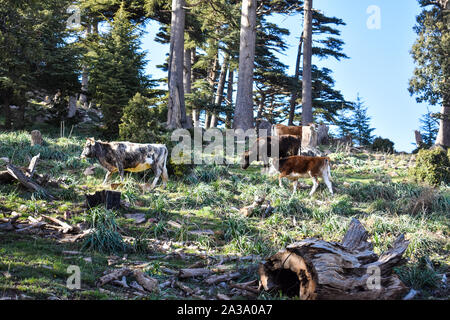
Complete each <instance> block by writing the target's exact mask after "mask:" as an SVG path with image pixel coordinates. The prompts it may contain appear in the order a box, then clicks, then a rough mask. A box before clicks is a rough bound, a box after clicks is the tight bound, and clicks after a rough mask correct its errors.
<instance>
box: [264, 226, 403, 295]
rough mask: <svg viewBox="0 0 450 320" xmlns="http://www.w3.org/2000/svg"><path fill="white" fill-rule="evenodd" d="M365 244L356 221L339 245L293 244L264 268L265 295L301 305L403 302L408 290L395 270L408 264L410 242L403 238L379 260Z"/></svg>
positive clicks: (321, 242) (364, 233)
mask: <svg viewBox="0 0 450 320" xmlns="http://www.w3.org/2000/svg"><path fill="white" fill-rule="evenodd" d="M367 239H368V232H367V231H366V230H365V229H364V227H363V226H362V225H361V223H360V222H359V221H358V220H356V219H353V220H352V221H351V223H350V227H349V229H348V231H347V233H346V234H345V236H344V239H343V240H342V242H340V243H336V242H326V241H324V240H319V239H315V238H311V239H306V240H303V241H300V242H296V243H294V244H291V245H289V246H288V247H287V248H286V249H285V250H281V251H279V252H278V253H276V254H275V255H273V256H271V257H269V258H268V259H267V260H266V262H265V263H262V264H260V266H259V269H258V273H259V277H260V283H261V285H262V286H263V287H264V289H265V290H267V291H272V290H275V291H278V290H281V291H282V292H284V293H285V294H287V295H288V296H298V297H299V298H300V299H302V300H316V299H327V300H328V299H334V300H335V299H362V300H366V299H368V300H378V299H382V300H387V299H401V298H402V297H403V296H404V295H405V294H406V293H407V292H408V288H407V287H406V286H405V285H404V284H403V283H402V282H401V281H400V279H399V278H398V276H397V275H396V274H395V273H393V272H392V270H393V268H394V267H396V266H398V265H400V264H402V263H403V262H404V259H403V257H402V256H403V253H404V252H405V251H406V249H407V247H408V244H409V241H407V240H405V238H404V236H403V235H400V236H399V237H398V238H397V240H396V241H395V242H394V244H393V247H392V248H391V249H390V250H388V251H387V252H386V253H383V254H382V255H381V256H380V257H378V255H376V254H375V253H374V252H373V244H372V243H370V242H368V241H367ZM377 283H379V284H380V285H379V286H378V285H377Z"/></svg>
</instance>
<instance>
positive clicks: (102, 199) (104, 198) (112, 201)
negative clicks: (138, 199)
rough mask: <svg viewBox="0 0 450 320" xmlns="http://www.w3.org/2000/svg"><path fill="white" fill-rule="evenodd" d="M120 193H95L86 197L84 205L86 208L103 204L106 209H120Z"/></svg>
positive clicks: (103, 191)
mask: <svg viewBox="0 0 450 320" xmlns="http://www.w3.org/2000/svg"><path fill="white" fill-rule="evenodd" d="M120 195H121V193H120V192H117V191H111V190H102V191H97V192H96V193H94V194H87V195H86V205H87V206H88V208H93V207H96V206H98V205H100V204H105V206H106V209H108V210H110V209H120Z"/></svg>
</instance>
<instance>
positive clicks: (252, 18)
mask: <svg viewBox="0 0 450 320" xmlns="http://www.w3.org/2000/svg"><path fill="white" fill-rule="evenodd" d="M255 43H256V0H243V1H242V13H241V35H240V49H239V77H238V91H237V96H236V110H235V113H234V124H233V128H234V129H243V130H247V129H249V128H253V127H254V121H253V68H254V63H255Z"/></svg>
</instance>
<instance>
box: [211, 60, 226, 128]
mask: <svg viewBox="0 0 450 320" xmlns="http://www.w3.org/2000/svg"><path fill="white" fill-rule="evenodd" d="M228 60H229V55H228V54H226V55H225V57H224V59H223V62H222V67H221V68H220V76H219V82H218V84H217V91H216V98H215V100H214V104H215V105H216V107H217V108H219V107H220V106H221V105H222V101H223V92H224V89H225V80H226V76H227V70H228ZM215 127H217V112H215V113H213V115H212V117H211V124H210V128H215Z"/></svg>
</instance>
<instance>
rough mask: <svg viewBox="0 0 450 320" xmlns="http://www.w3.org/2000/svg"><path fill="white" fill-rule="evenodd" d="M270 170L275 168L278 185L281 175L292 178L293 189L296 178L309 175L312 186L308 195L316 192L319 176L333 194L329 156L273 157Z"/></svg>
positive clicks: (295, 184)
mask: <svg viewBox="0 0 450 320" xmlns="http://www.w3.org/2000/svg"><path fill="white" fill-rule="evenodd" d="M271 170H276V171H277V172H278V173H279V175H278V183H279V185H280V187H282V186H283V185H282V184H281V179H282V178H283V177H286V178H288V179H289V180H294V191H293V194H295V192H296V191H297V185H298V179H299V178H302V177H311V178H312V180H313V187H312V190H311V192H310V193H309V195H310V196H312V195H313V194H314V192H316V189H317V187H318V186H319V180H318V178H319V177H321V178H322V179H323V181H324V182H325V184H326V185H327V187H328V190H329V191H330V193H331V195H333V187H332V185H331V173H330V158H328V157H307V156H291V157H287V158H281V159H274V160H273V166H272V168H271Z"/></svg>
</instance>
